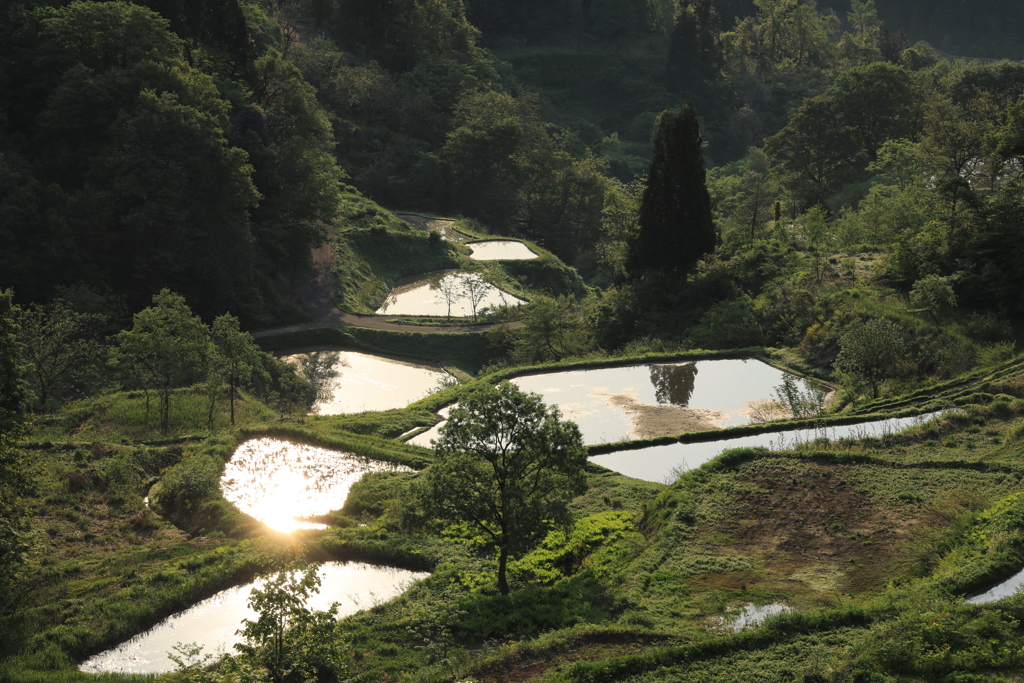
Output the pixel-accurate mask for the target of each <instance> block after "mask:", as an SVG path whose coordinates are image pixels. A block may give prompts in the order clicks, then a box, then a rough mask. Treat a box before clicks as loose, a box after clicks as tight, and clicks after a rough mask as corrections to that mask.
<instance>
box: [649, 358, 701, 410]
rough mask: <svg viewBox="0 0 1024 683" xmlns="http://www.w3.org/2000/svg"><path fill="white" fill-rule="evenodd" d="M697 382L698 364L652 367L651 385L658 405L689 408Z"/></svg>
mask: <svg viewBox="0 0 1024 683" xmlns="http://www.w3.org/2000/svg"><path fill="white" fill-rule="evenodd" d="M696 381H697V364H696V363H683V364H681V365H652V366H651V384H653V385H654V396H655V398H657V399H658V403H671V404H673V405H677V406H683V407H685V406H688V405H689V404H690V397H691V396H692V395H693V387H694V384H695V383H696Z"/></svg>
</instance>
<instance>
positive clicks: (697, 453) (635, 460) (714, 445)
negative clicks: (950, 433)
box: [590, 413, 938, 482]
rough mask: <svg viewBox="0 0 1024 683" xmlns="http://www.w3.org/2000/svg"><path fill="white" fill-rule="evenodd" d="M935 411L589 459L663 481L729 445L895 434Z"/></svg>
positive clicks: (786, 444) (781, 445) (776, 445)
mask: <svg viewBox="0 0 1024 683" xmlns="http://www.w3.org/2000/svg"><path fill="white" fill-rule="evenodd" d="M937 414H938V413H930V414H927V415H918V416H916V417H905V418H898V419H897V418H892V419H888V420H878V421H876V422H861V423H859V424H853V425H843V426H837V427H825V428H822V429H790V430H787V431H784V432H773V433H769V434H755V435H753V436H737V437H733V438H731V439H718V440H715V441H706V442H704V443H672V444H668V445H665V446H648V447H647V448H638V449H636V450H632V451H615V452H614V453H606V454H604V455H596V456H594V457H592V458H591V459H590V460H591V462H594V463H596V464H598V465H601V466H602V467H607V468H608V469H610V470H614V471H615V472H619V473H621V474H625V475H626V476H628V477H634V478H636V479H644V480H646V481H658V482H664V481H667V480H670V479H673V480H674V479H675V473H676V472H679V471H685V470H692V469H696V468H698V467H700V466H701V465H703V464H704V463H706V462H707V461H709V460H711V459H712V458H714V457H715V456H717V455H718V454H720V453H721V452H722V451H724V450H728V449H731V448H757V447H761V448H770V449H772V450H785V449H788V448H792V447H793V446H794V445H796V444H798V443H803V442H807V441H813V440H814V439H820V438H827V439H829V440H831V441H835V440H837V439H863V438H867V437H871V436H885V435H888V434H895V433H896V432H899V431H902V430H904V429H906V428H907V427H912V426H914V425H919V424H921V423H923V422H925V421H927V420H929V419H931V418H933V417H935V416H936V415H937Z"/></svg>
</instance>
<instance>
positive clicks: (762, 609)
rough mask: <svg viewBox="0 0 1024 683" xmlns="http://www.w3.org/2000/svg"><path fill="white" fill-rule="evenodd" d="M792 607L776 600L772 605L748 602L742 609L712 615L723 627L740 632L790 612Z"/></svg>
mask: <svg viewBox="0 0 1024 683" xmlns="http://www.w3.org/2000/svg"><path fill="white" fill-rule="evenodd" d="M789 611H790V608H789V607H788V606H786V605H783V604H782V603H779V602H776V603H772V604H771V605H755V604H754V603H752V602H748V603H747V604H746V605H744V606H743V607H742V608H740V609H736V610H729V611H728V612H726V613H725V614H723V615H721V616H719V617H712V619H714V620H715V621H716V622H717V623H718V624H719V625H721V626H722V627H724V628H726V629H728V630H730V631H734V632H739V631H743V630H745V629H748V628H754V627H755V626H760V625H761V623H762V622H763V621H764V620H765V619H767V618H768V617H774V616H775V615H777V614H784V613H785V612H789Z"/></svg>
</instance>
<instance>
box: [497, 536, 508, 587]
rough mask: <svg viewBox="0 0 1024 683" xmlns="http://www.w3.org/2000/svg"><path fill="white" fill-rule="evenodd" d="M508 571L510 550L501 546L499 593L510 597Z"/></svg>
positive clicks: (499, 555) (499, 556)
mask: <svg viewBox="0 0 1024 683" xmlns="http://www.w3.org/2000/svg"><path fill="white" fill-rule="evenodd" d="M507 569H508V548H507V547H506V546H504V545H503V546H501V550H500V553H499V554H498V591H499V592H500V593H501V594H502V595H508V577H507V576H506V571H507Z"/></svg>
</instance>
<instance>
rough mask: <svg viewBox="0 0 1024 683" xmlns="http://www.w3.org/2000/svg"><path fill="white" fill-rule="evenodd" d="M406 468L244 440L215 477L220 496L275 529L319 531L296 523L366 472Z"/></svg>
mask: <svg viewBox="0 0 1024 683" xmlns="http://www.w3.org/2000/svg"><path fill="white" fill-rule="evenodd" d="M383 471H392V472H393V471H402V472H409V471H411V470H410V469H409V468H408V467H405V466H403V465H395V464H392V463H387V462H381V461H378V460H370V459H368V458H363V457H361V456H358V455H352V454H351V453H341V452H339V451H332V450H328V449H326V448H318V447H316V446H307V445H305V444H297V443H292V442H290V441H283V440H281V439H270V438H260V439H250V440H248V441H245V442H244V443H242V444H241V445H240V446H239V447H238V448H237V449H235V452H234V454H233V455H232V456H231V460H229V461H228V463H227V464H226V465H225V466H224V472H223V474H221V477H220V485H221V490H222V491H223V492H224V498H225V499H226V500H228V501H229V502H232V503H234V504H235V505H236V506H237V507H238V509H239V510H241V511H242V512H244V513H245V514H247V515H251V516H252V517H255V518H256V519H258V520H260V521H261V522H263V523H264V524H266V525H267V526H269V527H270V528H272V529H275V530H277V531H281V532H289V531H294V530H296V529H323V528H325V526H324V525H323V524H316V523H313V522H305V521H302V519H303V518H307V517H315V516H317V515H325V514H327V513H328V512H330V511H332V510H339V509H341V507H342V506H343V505H344V504H345V499H346V498H347V497H348V492H349V489H350V488H351V487H352V484H354V483H355V482H357V481H359V479H360V477H362V476H363V475H364V474H366V473H367V472H383Z"/></svg>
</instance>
